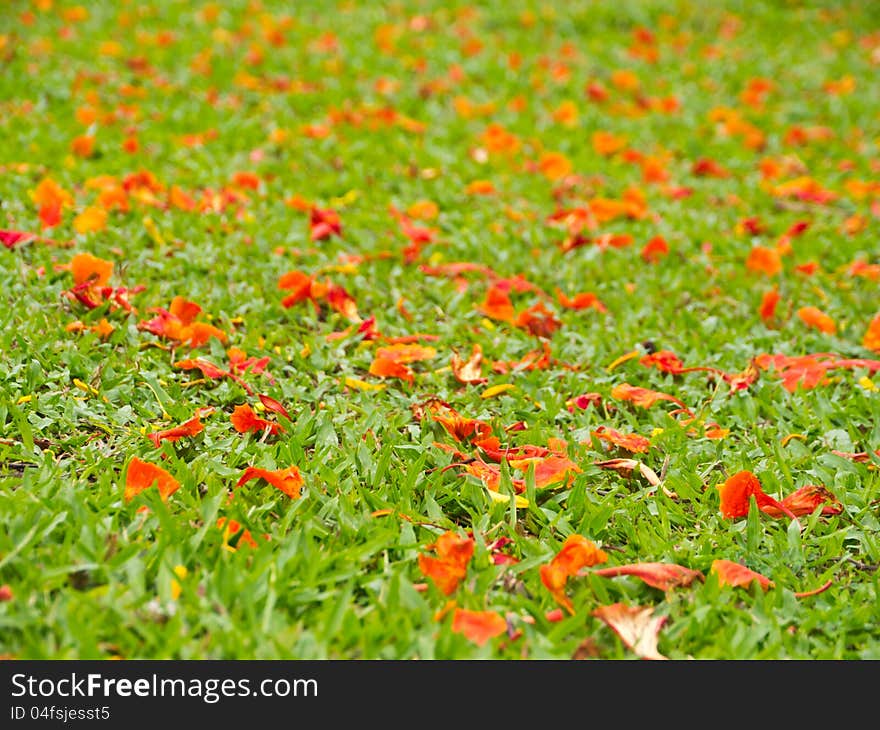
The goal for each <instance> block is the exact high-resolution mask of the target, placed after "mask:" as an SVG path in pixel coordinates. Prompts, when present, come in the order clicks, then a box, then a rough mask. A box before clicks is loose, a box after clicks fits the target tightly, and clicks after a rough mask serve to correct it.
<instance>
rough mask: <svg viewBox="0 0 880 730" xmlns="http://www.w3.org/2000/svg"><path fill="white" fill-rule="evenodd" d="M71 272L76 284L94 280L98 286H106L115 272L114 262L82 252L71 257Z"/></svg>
mask: <svg viewBox="0 0 880 730" xmlns="http://www.w3.org/2000/svg"><path fill="white" fill-rule="evenodd" d="M70 272H71V274H73V283H74V284H85V283H86V282H92V283H94V284H96V285H97V286H106V285H107V283H108V282H109V281H110V277H111V276H112V274H113V262H112V261H106V260H104V259H99V258H98V257H97V256H92V254H90V253H80V254H77V255H76V256H74V257H73V258H72V259H71V261H70Z"/></svg>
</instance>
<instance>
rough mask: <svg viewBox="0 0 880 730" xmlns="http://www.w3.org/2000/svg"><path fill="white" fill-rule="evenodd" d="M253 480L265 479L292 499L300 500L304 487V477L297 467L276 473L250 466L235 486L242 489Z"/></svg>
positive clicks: (290, 467) (279, 470)
mask: <svg viewBox="0 0 880 730" xmlns="http://www.w3.org/2000/svg"><path fill="white" fill-rule="evenodd" d="M251 479H263V480H265V481H267V482H269V484H271V485H272V486H273V487H276V488H277V489H280V490H281V491H282V492H284V493H285V494H286V495H287V496H288V497H290V498H291V499H299V497H300V491H301V490H302V486H303V478H302V475H301V474H300V473H299V469H297V468H296V467H295V466H289V467H287V468H286V469H278V470H276V471H269V470H268V469H260V468H258V467H255V466H249V467H248V468H247V469H245V470H244V473H243V474H242V475H241V478H240V479H239V480H238V482H236V484H235V486H236V487H240V486H242V485H243V484H245V483H246V482H249V481H250V480H251Z"/></svg>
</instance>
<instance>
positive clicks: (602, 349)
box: [0, 0, 880, 660]
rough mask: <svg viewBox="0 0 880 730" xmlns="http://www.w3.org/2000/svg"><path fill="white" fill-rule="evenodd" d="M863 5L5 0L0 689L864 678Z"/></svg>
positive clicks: (873, 230)
mask: <svg viewBox="0 0 880 730" xmlns="http://www.w3.org/2000/svg"><path fill="white" fill-rule="evenodd" d="M878 72H880V6H878V5H877V4H876V3H870V2H856V1H854V0H848V1H845V2H834V3H830V2H829V3H819V2H809V1H807V0H804V1H803V2H795V1H792V2H782V1H781V0H780V1H779V2H770V1H769V0H761V1H756V2H735V1H734V0H724V1H723V2H717V3H702V2H685V1H684V0H679V1H677V2H672V3H669V2H660V1H659V0H646V1H644V2H634V1H627V0H620V1H618V2H613V3H603V2H588V1H582V2H570V3H549V2H547V3H542V2H525V1H521V0H516V1H509V2H502V1H501V0H492V1H491V2H484V3H475V2H470V3H463V2H458V1H457V0H454V1H453V2H448V1H444V2H440V1H439V0H423V1H420V2H415V1H402V2H397V3H390V4H385V3H378V2H356V1H355V0H348V1H341V2H330V1H329V0H328V1H326V2H325V1H323V0H322V1H321V2H304V3H296V4H294V3H281V2H270V1H269V0H262V1H260V0H248V1H245V0H232V1H230V2H222V3H221V2H196V3H192V2H185V1H183V0H161V1H160V0H156V1H154V2H133V1H128V2H119V3H117V2H109V1H108V2H94V3H83V4H82V5H76V4H75V3H74V2H69V1H68V0H54V1H53V0H32V1H25V0H11V2H6V3H3V8H2V9H0V112H2V113H0V208H2V210H0V243H2V244H3V245H0V287H2V305H0V521H2V524H3V529H2V530H0V655H2V656H4V657H6V658H18V659H100V658H106V659H114V658H124V659H290V658H296V659H472V658H479V659H504V660H513V659H569V658H575V659H586V660H602V659H608V660H631V659H640V658H650V659H663V658H667V659H672V660H686V659H706V660H712V659H749V660H752V659H818V660H828V659H846V660H870V659H880V635H878V632H877V625H878V620H880V598H878V580H880V576H878V570H877V568H878V565H880V539H878V526H880V523H878V505H880V476H878V469H877V467H878V465H880V296H878V293H880V290H878V287H880V249H878V246H877V236H878V229H880V115H878V107H877V103H876V102H877V99H880V73H878Z"/></svg>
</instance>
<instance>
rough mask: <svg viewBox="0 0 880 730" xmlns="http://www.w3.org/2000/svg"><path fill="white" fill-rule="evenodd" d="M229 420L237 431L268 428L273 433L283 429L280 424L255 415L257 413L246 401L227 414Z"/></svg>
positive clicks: (243, 431) (244, 431)
mask: <svg viewBox="0 0 880 730" xmlns="http://www.w3.org/2000/svg"><path fill="white" fill-rule="evenodd" d="M229 420H230V421H231V422H232V426H233V428H235V430H236V431H238V432H239V433H247V432H248V431H262V430H264V429H267V428H268V429H269V433H271V434H273V435H274V434H276V433H278V432H279V431H283V430H284V428H283V426H281V424H279V423H273V422H272V421H267V420H266V419H265V418H260V417H259V416H257V414H256V413H254V409H253V408H251V407H250V405H248V404H247V403H245V404H244V405H240V406H236V407H235V409H234V410H233V411H232V414H231V415H230V416H229Z"/></svg>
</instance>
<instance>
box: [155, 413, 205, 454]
mask: <svg viewBox="0 0 880 730" xmlns="http://www.w3.org/2000/svg"><path fill="white" fill-rule="evenodd" d="M204 430H205V427H204V426H203V425H202V419H201V416H195V418H191V419H189V420H188V421H187V422H186V423H183V424H181V425H180V426H174V427H173V428H168V429H166V430H164V431H158V432H156V433H148V434H147V438H148V439H150V441H152V442H153V444H154V445H155V446H156V447H157V448H158V447H159V443H160V442H161V441H172V442H173V441H179V440H180V439H182V438H183V437H184V436H195V435H196V434H199V433H201V432H202V431H204Z"/></svg>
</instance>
